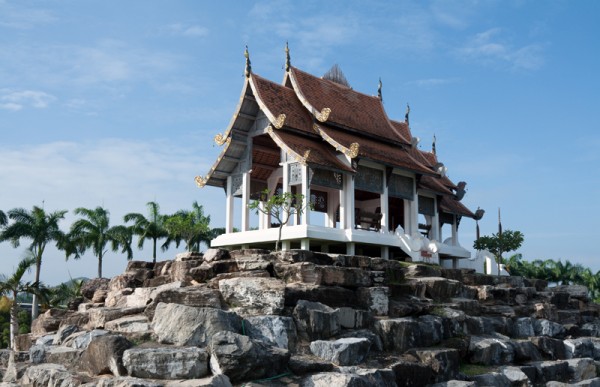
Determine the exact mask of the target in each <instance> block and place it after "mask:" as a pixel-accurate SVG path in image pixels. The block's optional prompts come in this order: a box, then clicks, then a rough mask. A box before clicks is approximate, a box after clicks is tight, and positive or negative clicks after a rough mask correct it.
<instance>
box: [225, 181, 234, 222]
mask: <svg viewBox="0 0 600 387" xmlns="http://www.w3.org/2000/svg"><path fill="white" fill-rule="evenodd" d="M225 197H226V199H225V233H226V234H230V233H232V232H233V192H231V176H227V186H226V193H225Z"/></svg>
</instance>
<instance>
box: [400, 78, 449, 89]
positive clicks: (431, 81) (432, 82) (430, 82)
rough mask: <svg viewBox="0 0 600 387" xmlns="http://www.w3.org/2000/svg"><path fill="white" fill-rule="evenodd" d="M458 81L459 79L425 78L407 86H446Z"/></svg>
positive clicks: (411, 82)
mask: <svg viewBox="0 0 600 387" xmlns="http://www.w3.org/2000/svg"><path fill="white" fill-rule="evenodd" d="M458 81H459V78H427V79H417V80H415V81H410V82H408V83H407V84H409V85H417V86H420V87H435V86H442V85H447V84H449V83H456V82H458Z"/></svg>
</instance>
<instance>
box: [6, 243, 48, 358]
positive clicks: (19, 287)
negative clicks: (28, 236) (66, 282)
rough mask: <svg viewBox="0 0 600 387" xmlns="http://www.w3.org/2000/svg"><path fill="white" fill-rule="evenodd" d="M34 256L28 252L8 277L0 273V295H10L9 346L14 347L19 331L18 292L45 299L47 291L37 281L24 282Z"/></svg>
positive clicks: (32, 263)
mask: <svg viewBox="0 0 600 387" xmlns="http://www.w3.org/2000/svg"><path fill="white" fill-rule="evenodd" d="M35 262H36V260H35V256H34V255H33V254H32V253H30V254H29V255H28V256H26V257H25V258H24V259H22V260H21V261H20V262H19V265H18V266H17V268H16V269H15V271H14V273H13V274H12V275H11V276H10V277H6V276H5V275H0V296H9V297H12V304H11V307H10V347H11V348H13V349H14V348H15V338H16V335H17V334H18V333H19V322H18V314H19V304H18V303H17V297H18V295H19V293H30V294H34V295H36V296H38V297H39V298H40V299H42V300H46V299H47V291H46V289H45V287H44V286H43V285H41V284H40V283H39V282H37V281H36V282H33V283H32V282H24V281H23V276H24V275H25V273H27V272H28V271H29V270H30V269H31V267H32V266H33V265H35Z"/></svg>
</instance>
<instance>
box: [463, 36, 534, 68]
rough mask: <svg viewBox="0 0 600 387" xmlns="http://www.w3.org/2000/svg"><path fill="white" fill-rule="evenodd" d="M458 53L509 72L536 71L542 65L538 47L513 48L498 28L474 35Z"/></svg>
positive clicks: (531, 45)
mask: <svg viewBox="0 0 600 387" xmlns="http://www.w3.org/2000/svg"><path fill="white" fill-rule="evenodd" d="M458 53H459V55H461V56H463V57H466V58H468V59H472V60H475V61H479V62H482V63H484V64H490V65H499V66H501V67H506V66H508V68H509V69H511V70H536V69H538V68H540V67H541V66H542V65H543V63H544V59H543V55H542V54H543V50H542V47H541V46H540V45H538V44H530V45H525V46H522V47H514V45H513V44H511V42H510V41H508V39H507V38H506V37H505V36H504V34H503V31H502V29H500V28H491V29H488V30H486V31H484V32H480V33H478V34H476V35H475V36H473V37H472V38H471V39H470V40H469V41H468V42H467V43H466V45H464V46H463V47H462V48H460V49H459V50H458Z"/></svg>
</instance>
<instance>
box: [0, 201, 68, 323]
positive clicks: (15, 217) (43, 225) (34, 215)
mask: <svg viewBox="0 0 600 387" xmlns="http://www.w3.org/2000/svg"><path fill="white" fill-rule="evenodd" d="M66 213H67V211H66V210H61V211H55V212H51V213H46V212H45V210H44V209H43V208H40V207H37V206H33V209H32V210H31V212H30V211H27V210H25V209H23V208H13V209H12V210H9V211H8V217H9V218H10V219H12V221H13V222H12V223H11V224H9V225H8V226H6V228H5V229H4V230H3V231H2V232H1V233H0V242H3V241H7V240H10V241H11V242H12V245H13V246H14V247H19V244H20V240H21V239H31V244H30V245H29V250H30V251H31V253H32V254H33V257H34V258H35V283H39V282H40V270H41V267H42V256H43V255H44V251H45V250H46V246H47V245H48V243H51V242H55V243H56V247H58V248H59V249H64V248H65V247H66V239H65V234H64V233H63V232H62V231H61V230H60V228H59V226H58V222H59V221H60V220H62V219H64V218H65V214H66ZM38 311H39V306H38V299H37V296H36V295H35V294H34V296H33V305H32V308H31V319H32V320H33V319H35V318H36V317H37V316H38Z"/></svg>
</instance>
